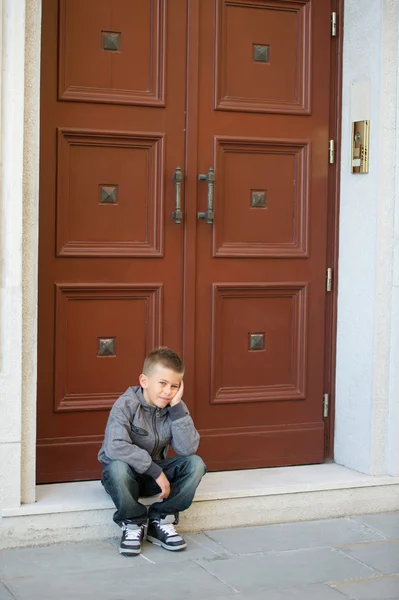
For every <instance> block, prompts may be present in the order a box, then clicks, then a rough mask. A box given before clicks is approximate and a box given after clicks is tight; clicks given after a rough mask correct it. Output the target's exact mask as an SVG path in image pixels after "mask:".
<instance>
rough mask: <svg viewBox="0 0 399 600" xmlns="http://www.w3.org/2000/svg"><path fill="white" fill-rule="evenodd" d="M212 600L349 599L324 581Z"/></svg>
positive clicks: (218, 597) (219, 597)
mask: <svg viewBox="0 0 399 600" xmlns="http://www.w3.org/2000/svg"><path fill="white" fill-rule="evenodd" d="M212 600H347V599H346V597H345V596H343V595H342V594H341V592H338V591H336V590H333V589H332V588H331V587H330V586H328V585H326V584H324V583H316V584H314V585H303V586H302V585H301V586H298V587H295V588H288V589H287V588H284V589H281V590H262V591H260V592H257V591H247V592H243V593H240V594H234V596H232V595H231V594H229V595H228V596H217V597H215V598H212Z"/></svg>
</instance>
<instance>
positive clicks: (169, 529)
mask: <svg viewBox="0 0 399 600" xmlns="http://www.w3.org/2000/svg"><path fill="white" fill-rule="evenodd" d="M159 527H160V529H162V531H163V532H164V533H166V535H168V536H170V537H172V536H174V535H179V534H178V533H177V531H176V529H175V528H174V525H172V524H171V523H170V524H165V525H161V524H159Z"/></svg>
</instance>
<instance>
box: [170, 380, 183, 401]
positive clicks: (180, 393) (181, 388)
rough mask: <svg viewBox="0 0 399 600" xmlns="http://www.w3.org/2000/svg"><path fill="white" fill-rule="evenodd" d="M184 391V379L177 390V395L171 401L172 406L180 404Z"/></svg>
mask: <svg viewBox="0 0 399 600" xmlns="http://www.w3.org/2000/svg"><path fill="white" fill-rule="evenodd" d="M183 392H184V384H183V381H182V382H181V383H180V387H179V389H178V390H177V392H176V395H175V396H174V397H173V398H172V400H171V401H170V406H176V404H179V402H180V400H181V399H182V398H183Z"/></svg>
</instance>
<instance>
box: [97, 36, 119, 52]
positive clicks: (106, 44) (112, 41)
mask: <svg viewBox="0 0 399 600" xmlns="http://www.w3.org/2000/svg"><path fill="white" fill-rule="evenodd" d="M102 38H103V50H108V51H110V52H118V51H119V50H120V49H121V33H120V32H114V31H103V32H102Z"/></svg>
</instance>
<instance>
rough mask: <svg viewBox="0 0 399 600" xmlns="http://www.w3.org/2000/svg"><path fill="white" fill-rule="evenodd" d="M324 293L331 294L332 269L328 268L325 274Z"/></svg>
mask: <svg viewBox="0 0 399 600" xmlns="http://www.w3.org/2000/svg"><path fill="white" fill-rule="evenodd" d="M326 291H327V292H332V269H331V267H329V268H328V269H327V273H326Z"/></svg>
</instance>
